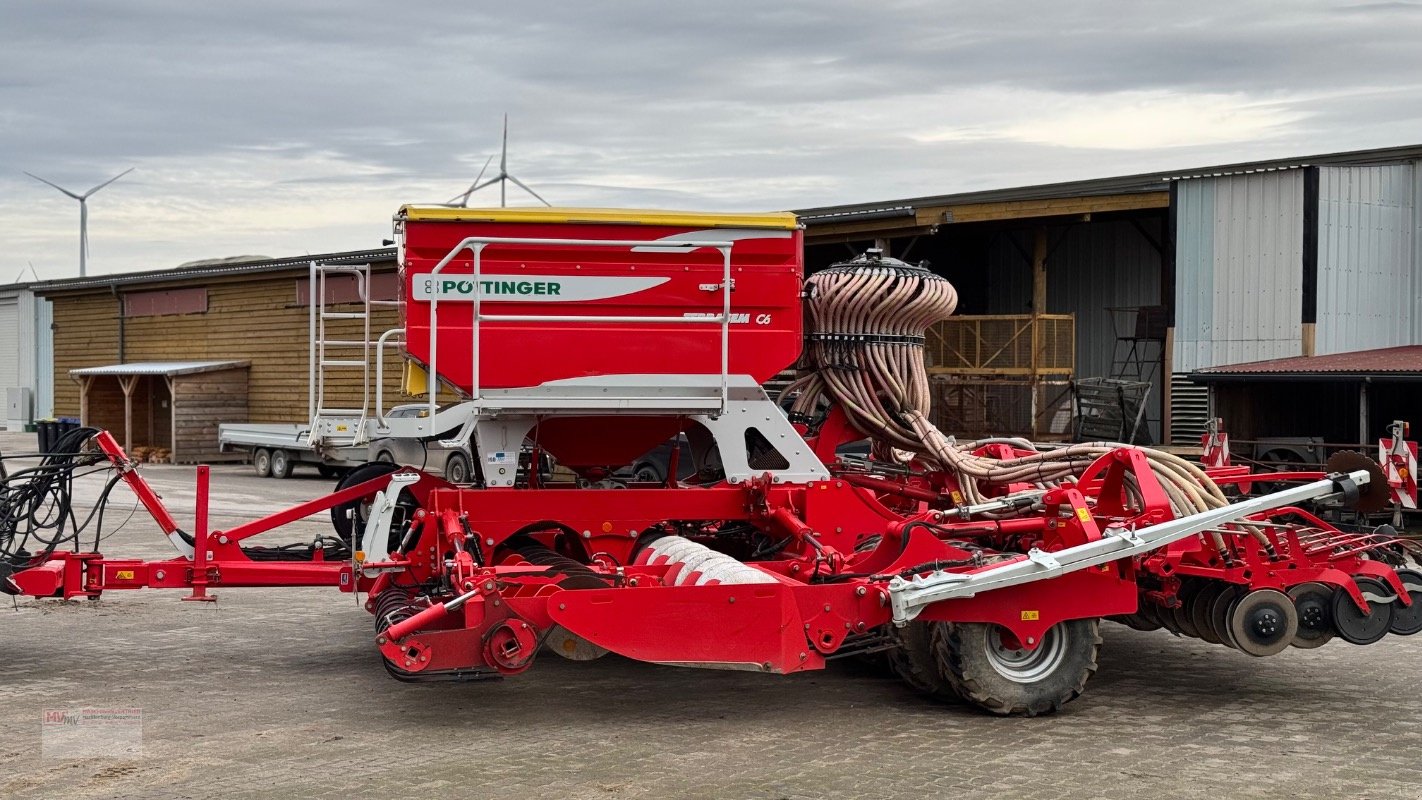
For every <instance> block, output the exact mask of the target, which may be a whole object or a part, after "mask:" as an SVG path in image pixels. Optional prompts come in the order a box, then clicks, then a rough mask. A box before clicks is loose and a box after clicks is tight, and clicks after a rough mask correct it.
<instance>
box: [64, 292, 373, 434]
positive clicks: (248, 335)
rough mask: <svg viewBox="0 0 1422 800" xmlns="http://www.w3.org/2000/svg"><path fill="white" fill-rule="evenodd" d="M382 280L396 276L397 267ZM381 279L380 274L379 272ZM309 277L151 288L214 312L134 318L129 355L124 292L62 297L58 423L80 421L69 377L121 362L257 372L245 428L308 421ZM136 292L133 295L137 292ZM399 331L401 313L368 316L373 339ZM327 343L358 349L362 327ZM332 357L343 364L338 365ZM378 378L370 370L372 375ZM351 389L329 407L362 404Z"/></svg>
mask: <svg viewBox="0 0 1422 800" xmlns="http://www.w3.org/2000/svg"><path fill="white" fill-rule="evenodd" d="M383 271H384V272H393V271H394V270H393V266H392V267H391V268H389V269H386V270H383ZM377 272H381V270H377ZM305 277H306V271H305V270H304V269H302V270H293V271H289V272H279V273H272V274H263V275H248V276H236V277H224V278H221V279H210V280H204V281H198V280H188V281H180V282H172V283H169V284H163V285H157V284H145V285H144V286H143V287H142V288H141V290H142V291H149V290H152V289H154V288H164V287H171V288H179V287H205V288H206V289H207V290H208V310H207V312H206V313H200V314H168V315H161V316H146V317H129V318H127V319H125V320H123V337H122V338H123V348H122V349H123V352H122V354H120V346H119V339H120V336H119V322H120V320H119V309H120V300H121V298H122V296H123V292H122V291H120V292H119V294H118V297H115V296H114V295H113V294H112V293H111V292H110V291H109V289H108V288H103V289H100V290H95V291H91V292H89V293H73V294H57V295H55V296H53V297H52V298H51V299H52V300H53V303H54V375H55V380H54V389H55V414H56V415H59V416H77V415H78V413H79V385H78V384H77V383H76V382H75V381H74V380H72V379H71V378H70V377H69V370H71V369H77V368H81V367H94V366H101V365H105V364H115V363H119V362H128V363H131V362H138V361H218V360H234V361H249V362H251V372H250V382H249V394H248V418H247V419H246V420H245V421H248V422H295V423H299V422H305V421H306V420H307V413H306V412H307V385H308V380H307V339H308V325H309V322H308V307H307V306H306V305H305V304H299V303H298V301H297V286H298V282H299V281H301V280H303V279H304V278H305ZM139 290H140V289H138V288H137V287H136V288H135V291H139ZM328 308H329V309H330V310H332V311H358V310H359V307H358V306H357V305H355V304H342V305H335V306H328ZM398 325H399V315H398V312H397V311H395V310H394V309H390V308H378V309H375V310H374V311H373V312H372V316H371V338H372V339H374V338H376V337H378V336H379V335H380V334H381V333H383V332H384V331H386V330H388V329H390V328H394V327H397V326H398ZM327 331H328V336H330V337H331V338H339V339H359V338H360V337H361V333H362V328H361V321H360V320H331V321H329V322H328V325H327ZM333 357H338V356H334V354H333ZM399 365H400V359H399V357H398V355H396V354H395V352H394V351H393V350H391V351H389V352H387V354H386V366H387V369H386V381H385V384H386V385H385V392H386V397H387V398H389V399H388V400H387V401H386V404H387V405H390V404H391V403H392V402H395V401H397V400H398V397H399V395H398V392H399V387H400V369H399ZM372 369H373V368H372ZM351 373H352V377H351V379H350V380H349V381H344V382H341V385H340V386H331V385H328V392H327V399H326V404H327V405H328V406H335V407H351V406H359V405H360V404H361V386H360V379H359V371H358V370H352V371H351Z"/></svg>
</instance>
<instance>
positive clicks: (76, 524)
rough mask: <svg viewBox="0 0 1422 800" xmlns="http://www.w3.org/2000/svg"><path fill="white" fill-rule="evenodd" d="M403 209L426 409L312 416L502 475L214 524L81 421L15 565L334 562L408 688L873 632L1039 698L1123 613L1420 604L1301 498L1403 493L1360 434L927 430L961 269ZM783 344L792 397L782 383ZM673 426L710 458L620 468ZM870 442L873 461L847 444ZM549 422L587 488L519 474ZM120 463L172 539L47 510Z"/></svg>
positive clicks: (1355, 637)
mask: <svg viewBox="0 0 1422 800" xmlns="http://www.w3.org/2000/svg"><path fill="white" fill-rule="evenodd" d="M395 233H396V237H397V241H398V243H399V252H400V264H401V266H400V270H401V278H402V284H403V297H402V301H401V302H402V306H401V320H402V327H401V328H400V329H398V330H396V331H389V332H386V333H385V334H383V335H382V336H381V337H380V340H379V341H382V342H384V341H390V340H394V339H399V340H400V341H403V343H404V344H403V347H402V350H401V354H402V356H403V358H404V360H405V361H406V362H407V365H408V368H407V369H406V379H407V384H406V389H407V391H408V392H411V393H415V394H419V395H422V396H423V397H424V400H423V401H422V402H424V403H425V404H426V405H427V408H428V413H426V414H424V415H422V416H413V417H404V418H392V417H389V416H386V415H384V414H383V413H382V412H381V408H382V407H383V402H382V401H381V398H380V385H381V384H380V382H379V381H376V383H375V387H374V395H375V397H376V403H375V407H374V410H373V413H372V414H370V416H369V418H365V419H363V421H362V422H361V424H360V429H359V430H355V431H352V430H350V429H349V422H348V420H350V419H351V418H352V417H353V416H354V415H351V414H349V413H348V412H349V411H350V409H323V408H321V407H320V404H319V403H316V404H315V405H316V413H315V414H314V415H313V419H312V424H311V426H310V430H309V431H308V434H307V436H308V439H309V441H310V442H311V443H312V445H313V446H315V447H322V446H341V445H343V444H349V443H350V437H355V438H361V437H367V438H369V437H373V436H377V435H379V436H386V435H391V436H408V437H421V438H431V437H435V438H437V439H438V440H439V441H441V442H442V443H443V444H444V445H446V446H449V447H466V446H467V447H468V448H469V450H470V452H472V453H473V454H474V455H475V456H476V462H477V464H478V466H479V473H480V480H479V481H477V482H476V483H471V484H468V485H458V484H454V483H451V482H449V481H447V480H445V479H444V478H442V477H440V476H438V475H434V474H432V473H429V472H425V471H422V470H418V469H413V468H402V467H399V466H396V465H390V464H379V463H373V464H366V465H362V466H360V467H358V468H356V469H353V470H352V471H351V472H350V473H349V474H348V475H346V476H345V478H343V479H342V481H341V483H340V484H338V487H337V490H336V491H335V492H333V493H332V494H330V495H328V496H326V497H323V498H320V499H317V500H314V501H310V502H307V503H303V504H301V505H298V506H295V507H293V508H290V509H286V510H284V511H281V512H278V513H275V514H271V515H269V516H266V517H264V518H261V519H258V520H254V521H252V522H248V523H245V524H241V525H237V526H234V527H230V528H225V529H223V530H210V529H209V524H208V519H207V515H206V508H207V497H208V485H207V481H208V474H207V471H206V469H205V468H199V470H198V473H197V480H198V494H197V497H198V500H197V509H196V512H197V513H196V524H195V528H194V530H192V531H185V530H181V529H180V528H179V527H178V525H177V524H176V522H175V521H174V518H173V516H172V514H170V513H169V512H168V510H167V509H166V508H165V507H164V505H163V502H162V500H161V498H158V497H157V495H156V494H155V493H154V492H152V490H151V489H150V488H149V487H148V486H147V484H146V483H145V482H144V480H143V478H142V475H141V473H140V471H139V470H138V468H137V466H136V465H134V464H133V463H132V462H131V461H130V460H129V459H128V458H127V456H126V455H125V454H124V453H123V451H122V449H121V448H120V447H119V446H118V444H117V443H116V442H115V441H114V440H113V438H112V437H111V436H109V435H108V434H107V433H105V432H102V431H94V430H81V431H76V432H74V433H73V434H72V435H70V436H69V437H68V438H66V439H64V440H63V441H61V442H60V443H59V444H58V445H57V446H56V450H57V452H56V453H53V454H51V455H50V456H48V457H47V458H46V460H45V462H44V464H42V465H41V466H40V467H38V468H36V469H35V470H33V471H31V472H29V473H15V474H12V475H11V476H10V478H9V479H8V481H7V483H6V488H7V490H8V491H9V492H10V496H11V497H13V498H14V502H12V503H11V505H10V511H9V512H8V516H7V517H6V519H7V520H8V525H7V526H6V528H5V529H4V530H5V538H4V539H0V545H3V547H0V555H3V556H4V559H3V563H4V564H5V565H7V568H8V571H9V572H10V573H11V574H9V575H8V576H6V577H5V579H4V580H3V581H0V585H3V586H4V587H6V588H7V589H8V590H9V591H11V592H16V593H22V594H26V595H30V596H34V597H62V598H72V597H97V596H99V595H100V594H101V593H102V592H104V591H112V590H117V589H139V588H166V589H178V590H184V591H187V592H188V593H189V594H188V598H187V599H193V600H211V599H212V597H213V595H212V594H211V592H212V591H214V590H217V589H226V588H231V589H237V588H241V587H260V588H263V589H265V590H267V591H273V590H275V589H276V588H277V587H282V586H329V587H331V588H333V589H335V590H338V591H342V592H347V593H354V594H356V595H357V596H358V597H362V598H363V605H364V607H365V608H366V609H367V610H368V611H370V613H371V614H372V616H373V618H374V626H373V627H374V630H373V632H372V640H373V646H374V648H375V649H376V650H377V652H378V653H379V657H380V660H381V662H382V663H383V665H384V667H385V669H386V670H387V671H388V672H389V674H390V675H392V676H393V677H395V678H397V679H399V680H402V681H432V680H477V679H489V678H502V677H509V676H514V675H517V674H518V673H521V672H523V671H525V670H527V669H529V668H530V667H532V666H533V664H534V663H535V661H536V659H537V658H538V657H540V654H545V653H546V654H552V655H556V656H560V657H564V658H569V659H574V660H588V659H593V658H597V657H599V656H602V655H605V654H607V653H618V654H620V655H623V656H626V657H629V658H634V659H638V660H642V661H649V662H654V663H659V664H670V665H678V666H684V667H699V668H718V669H735V670H749V671H756V672H763V673H773V674H788V673H795V672H801V671H806V670H816V669H821V668H824V667H825V666H826V664H828V663H830V662H832V661H834V660H836V659H842V658H849V657H860V656H864V657H876V656H882V657H884V658H885V660H886V662H887V664H888V667H889V668H890V669H892V670H893V671H894V672H895V673H896V674H897V675H899V676H900V677H902V678H903V679H904V680H905V682H907V683H908V684H909V685H910V686H913V687H914V688H915V689H918V690H920V691H922V692H923V693H924V694H926V695H928V696H931V697H934V698H938V699H953V700H957V701H962V702H965V703H966V704H968V705H970V706H973V707H976V708H978V709H981V710H983V711H986V712H989V713H993V714H999V715H1028V716H1030V715H1036V714H1042V713H1049V712H1053V711H1056V710H1058V709H1060V708H1061V707H1062V706H1063V705H1065V704H1066V703H1068V702H1070V701H1071V700H1073V699H1074V698H1076V697H1077V696H1079V695H1080V694H1081V693H1082V692H1083V691H1084V689H1085V685H1086V683H1087V681H1088V680H1089V678H1090V677H1091V676H1092V674H1094V673H1095V671H1096V668H1097V654H1098V651H1099V648H1100V646H1101V637H1100V635H1099V629H1100V625H1101V624H1102V621H1103V620H1109V621H1112V622H1118V623H1121V624H1125V625H1130V626H1132V627H1136V628H1142V629H1153V628H1160V627H1165V628H1168V629H1170V630H1173V631H1177V632H1180V633H1182V634H1185V635H1190V636H1195V637H1198V638H1200V639H1202V640H1205V641H1209V642H1212V643H1218V644H1221V645H1223V646H1228V647H1233V648H1237V649H1238V650H1240V651H1242V652H1244V653H1247V654H1249V655H1252V656H1260V657H1263V656H1270V655H1275V654H1277V653H1279V652H1281V651H1283V650H1286V649H1288V648H1289V647H1290V646H1293V647H1296V648H1304V649H1307V648H1313V647H1318V646H1321V645H1324V644H1326V643H1328V642H1329V641H1330V640H1332V639H1334V638H1335V637H1337V638H1340V639H1342V640H1345V641H1347V642H1350V643H1353V644H1358V645H1362V644H1371V643H1374V642H1377V641H1379V640H1380V639H1382V638H1383V637H1384V636H1387V635H1389V634H1393V635H1403V636H1405V635H1412V634H1415V633H1417V632H1418V631H1419V630H1422V603H1419V602H1418V600H1419V599H1422V573H1419V572H1418V571H1417V570H1416V568H1415V564H1416V560H1415V552H1414V549H1413V545H1412V544H1411V543H1410V542H1409V541H1406V540H1405V539H1403V538H1401V537H1399V536H1397V535H1396V534H1395V532H1390V531H1388V530H1384V529H1377V530H1367V529H1351V528H1346V527H1343V526H1338V525H1333V524H1330V523H1329V522H1327V521H1325V520H1324V519H1323V518H1321V517H1320V516H1319V515H1318V514H1316V513H1314V510H1312V508H1311V506H1310V504H1311V503H1314V502H1318V501H1329V502H1333V501H1337V502H1342V503H1345V504H1348V505H1350V506H1353V507H1356V508H1360V509H1364V510H1366V509H1369V508H1377V507H1380V506H1381V505H1382V504H1385V503H1386V502H1388V497H1389V494H1388V481H1387V477H1386V476H1385V475H1384V473H1383V471H1382V470H1381V469H1380V468H1379V465H1378V464H1377V463H1376V462H1374V461H1373V460H1371V459H1370V458H1368V457H1365V456H1363V455H1361V454H1358V453H1344V454H1340V455H1336V456H1335V457H1334V458H1333V459H1332V460H1331V461H1330V463H1329V464H1328V465H1327V467H1326V468H1325V469H1324V470H1322V471H1314V472H1295V473H1284V474H1280V473H1271V474H1269V475H1268V476H1267V479H1268V481H1269V482H1270V484H1271V486H1274V487H1278V488H1276V489H1275V490H1274V491H1271V492H1268V493H1259V492H1254V493H1252V494H1245V493H1243V492H1242V491H1240V490H1241V489H1244V488H1248V487H1251V486H1252V485H1253V483H1254V482H1255V481H1256V480H1259V479H1260V478H1259V477H1258V476H1256V475H1254V474H1252V473H1250V472H1249V471H1248V470H1247V469H1240V468H1237V467H1231V466H1221V467H1209V468H1207V467H1202V466H1200V465H1198V464H1196V463H1192V462H1189V461H1186V460H1184V459H1183V458H1180V457H1178V456H1175V455H1171V454H1169V453H1166V452H1162V451H1158V450H1152V449H1149V448H1143V447H1135V446H1129V445H1122V444H1117V443H1111V442H1095V443H1086V444H1072V445H1064V446H1051V445H1039V444H1035V443H1032V442H1028V441H1025V440H1021V439H1015V438H990V439H984V440H979V441H972V442H959V441H956V440H955V439H953V438H952V437H950V436H947V435H945V434H944V433H943V432H941V431H939V430H937V429H936V428H935V427H934V426H933V425H932V424H931V423H930V422H929V421H928V416H927V411H928V400H929V398H928V383H927V379H926V375H925V372H924V365H923V354H922V348H923V333H924V329H925V328H926V326H928V325H930V324H932V323H933V322H935V321H937V320H940V319H942V318H944V317H946V316H948V315H950V314H951V313H953V310H954V308H955V307H956V304H957V295H956V292H955V290H954V289H953V287H952V286H951V285H950V284H949V283H948V281H946V280H945V279H943V278H942V277H940V276H938V275H936V274H934V273H933V272H931V271H929V270H928V269H926V268H925V267H924V266H923V265H914V264H908V263H905V262H902V261H898V260H895V259H892V258H889V257H887V256H885V255H883V254H882V253H879V252H876V251H869V252H866V253H864V254H862V255H860V256H857V257H855V258H852V259H849V260H847V261H845V262H842V263H840V264H836V265H834V266H832V267H830V268H829V269H826V270H823V271H821V272H818V273H816V274H814V275H811V276H809V277H806V276H804V274H803V254H802V251H803V244H802V231H801V228H800V226H799V225H798V223H797V221H796V220H795V218H794V217H793V216H792V215H789V214H690V213H676V212H651V211H628V210H600V209H464V208H446V207H435V208H426V207H405V208H403V209H401V210H400V212H399V213H398V214H397V215H396V217H395ZM316 335H317V334H313V338H315V336H316ZM383 355H384V348H383V347H378V346H377V347H376V348H375V357H376V360H377V369H376V371H377V373H379V372H380V371H381V370H382V369H383V361H382V359H383ZM331 360H333V361H334V360H337V359H331ZM794 362H798V363H799V365H800V366H801V367H802V373H803V377H801V378H800V379H799V380H797V381H796V382H795V383H794V384H792V385H791V386H790V387H789V388H788V389H787V390H786V393H785V396H784V397H782V398H779V400H780V402H779V403H778V402H777V400H776V399H773V398H771V397H769V396H768V395H767V394H766V392H765V391H764V390H763V389H762V388H761V386H762V384H763V383H764V382H765V381H766V380H767V379H769V378H770V377H771V376H773V375H775V374H777V373H778V372H780V371H781V370H782V369H784V368H785V367H786V366H787V365H789V364H791V363H794ZM315 378H316V388H315V389H314V390H313V393H314V394H319V393H320V392H321V378H320V376H315ZM782 406H784V407H788V408H789V412H788V415H787V413H786V412H784V411H782ZM323 412H330V413H323ZM361 416H362V417H364V416H365V415H364V414H363V415H361ZM342 420H346V421H345V422H342ZM342 425H345V426H346V429H345V430H341V426H342ZM681 437H684V438H685V440H686V442H687V444H688V450H689V455H690V457H691V458H692V459H693V461H694V464H693V466H694V469H693V470H691V471H689V472H684V471H683V470H681V469H680V467H679V464H677V463H675V462H673V463H671V464H669V465H668V469H667V470H666V472H665V474H664V475H661V476H659V479H658V480H656V481H652V480H639V479H637V477H636V474H635V472H634V473H633V475H634V477H633V478H632V479H630V480H629V479H626V478H625V477H623V476H624V475H625V474H626V470H627V468H628V467H629V466H630V465H631V464H632V462H633V460H634V459H636V458H637V457H638V456H639V455H641V454H643V453H645V452H647V451H649V450H651V449H653V448H654V447H656V446H657V445H658V444H660V443H663V442H668V441H675V442H678V443H679V442H680V440H681ZM865 437H868V438H869V439H870V440H871V442H872V445H871V447H870V451H869V455H868V456H867V457H860V456H846V457H841V456H838V455H837V454H836V451H837V450H838V449H839V448H840V447H841V446H842V445H844V444H846V443H848V442H852V441H857V440H860V439H863V438H865ZM526 448H531V449H532V451H533V454H534V456H535V457H534V458H532V459H531V463H539V458H538V456H539V454H541V453H543V452H547V453H549V454H551V455H552V456H553V457H554V458H555V459H556V460H557V462H558V463H559V464H560V465H561V466H562V467H564V468H566V469H567V470H568V471H569V472H570V473H571V475H572V479H570V480H567V481H556V480H548V479H545V476H543V475H541V474H539V473H538V472H537V471H534V472H533V474H528V473H529V471H528V470H525V469H521V468H520V463H521V459H520V453H522V452H523V451H524V450H525V449H526ZM671 453H672V455H671V456H670V458H673V459H679V458H680V453H681V448H680V446H679V444H678V445H677V446H675V447H673V448H672V449H671ZM96 465H98V466H107V467H108V468H109V469H110V470H111V471H112V477H111V479H110V480H111V484H110V487H111V488H112V487H114V486H116V485H117V483H119V482H123V483H126V484H127V485H128V487H130V489H131V490H132V491H134V492H135V493H136V494H137V496H138V498H139V500H140V501H141V502H142V503H143V504H144V506H145V507H146V508H147V509H148V511H149V512H150V514H151V515H152V516H153V518H154V520H155V521H156V523H157V525H158V527H159V529H160V530H161V531H162V532H163V534H165V535H166V536H167V537H168V539H169V541H170V542H171V543H172V545H173V547H174V548H175V549H176V551H177V554H176V556H175V557H173V558H171V559H166V560H157V561H145V560H136V559H119V558H110V557H107V556H105V555H103V554H101V553H99V552H96V550H97V548H96V547H88V546H86V545H88V544H89V543H91V542H95V541H98V538H97V537H98V536H100V535H101V531H94V530H92V528H93V525H86V524H84V523H83V522H82V520H83V517H81V516H79V515H77V514H76V513H75V512H74V511H73V509H70V508H69V507H68V505H67V504H66V503H64V502H59V501H56V502H57V504H58V507H59V509H60V511H59V517H58V518H59V520H60V521H59V523H58V526H57V527H56V526H55V524H54V523H53V522H52V520H53V519H55V517H54V516H52V515H51V516H46V515H45V513H43V512H44V509H47V508H49V507H50V506H48V505H45V503H46V502H48V501H47V499H48V498H56V497H57V498H61V499H62V498H64V497H67V493H66V492H65V491H63V487H64V486H65V482H66V481H69V480H72V476H73V474H74V473H75V471H77V470H81V469H90V468H94V467H95V466H96ZM644 477H645V476H644ZM313 514H329V515H330V517H331V525H332V529H331V532H330V534H329V535H325V536H321V537H318V538H317V539H316V541H313V542H311V543H310V544H309V546H305V547H301V548H294V547H291V546H289V545H288V546H283V547H271V546H262V545H260V544H258V543H257V541H259V540H257V537H258V536H260V535H262V534H264V533H267V532H270V531H273V530H278V529H280V528H281V527H282V526H283V525H285V524H287V523H290V522H292V521H294V520H296V519H300V518H303V517H307V516H310V515H313ZM66 515H67V516H66Z"/></svg>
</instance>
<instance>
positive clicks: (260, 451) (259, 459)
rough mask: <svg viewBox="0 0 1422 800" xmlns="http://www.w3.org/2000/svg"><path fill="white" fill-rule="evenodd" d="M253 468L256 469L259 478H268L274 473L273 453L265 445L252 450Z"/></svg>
mask: <svg viewBox="0 0 1422 800" xmlns="http://www.w3.org/2000/svg"><path fill="white" fill-rule="evenodd" d="M252 469H254V470H256V472H257V477H258V478H268V477H271V474H272V454H271V451H270V450H268V449H267V448H265V447H258V448H257V449H256V450H253V451H252Z"/></svg>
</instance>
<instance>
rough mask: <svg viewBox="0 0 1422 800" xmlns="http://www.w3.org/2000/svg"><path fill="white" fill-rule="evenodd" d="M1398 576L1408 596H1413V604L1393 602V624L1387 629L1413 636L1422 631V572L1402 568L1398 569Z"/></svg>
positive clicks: (1390, 631) (1400, 634) (1389, 631)
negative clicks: (1406, 604) (1405, 604)
mask: <svg viewBox="0 0 1422 800" xmlns="http://www.w3.org/2000/svg"><path fill="white" fill-rule="evenodd" d="M1397 577H1398V579H1399V580H1401V581H1402V586H1403V588H1405V589H1406V590H1407V596H1408V597H1410V598H1412V605H1410V606H1404V605H1402V603H1393V605H1392V624H1390V625H1388V628H1387V630H1388V633H1395V634H1397V635H1398V636H1411V635H1412V634H1414V633H1418V632H1422V572H1417V571H1416V570H1410V569H1400V570H1398V571H1397Z"/></svg>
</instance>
